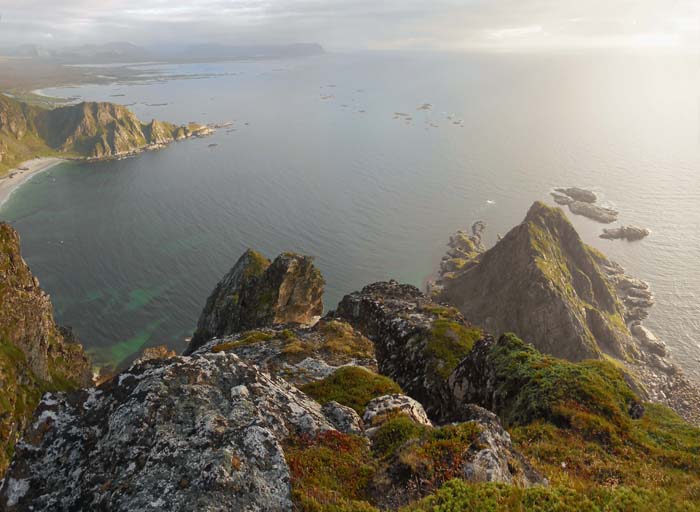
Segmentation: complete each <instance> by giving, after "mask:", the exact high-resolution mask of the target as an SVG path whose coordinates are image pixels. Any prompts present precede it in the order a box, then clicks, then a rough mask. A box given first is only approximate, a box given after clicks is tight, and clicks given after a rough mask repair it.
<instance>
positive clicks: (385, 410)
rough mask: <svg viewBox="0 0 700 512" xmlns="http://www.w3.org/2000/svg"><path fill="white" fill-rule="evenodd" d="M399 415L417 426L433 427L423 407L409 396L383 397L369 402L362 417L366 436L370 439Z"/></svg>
mask: <svg viewBox="0 0 700 512" xmlns="http://www.w3.org/2000/svg"><path fill="white" fill-rule="evenodd" d="M399 415H403V416H406V417H407V418H409V419H410V420H411V421H413V422H414V423H416V424H418V425H423V426H425V427H432V426H433V423H432V422H431V421H430V419H428V415H427V414H426V413H425V409H424V408H423V406H422V405H421V404H420V403H418V402H417V401H415V400H414V399H413V398H411V397H410V396H406V395H399V394H393V395H384V396H379V397H377V398H374V399H373V400H372V401H370V403H368V404H367V408H366V409H365V413H364V414H363V415H362V421H364V424H365V426H366V427H367V435H369V436H370V437H371V436H372V434H373V433H374V432H376V431H377V429H378V428H379V427H381V426H382V425H383V424H384V423H386V422H387V421H388V420H390V419H391V418H393V417H396V416H399Z"/></svg>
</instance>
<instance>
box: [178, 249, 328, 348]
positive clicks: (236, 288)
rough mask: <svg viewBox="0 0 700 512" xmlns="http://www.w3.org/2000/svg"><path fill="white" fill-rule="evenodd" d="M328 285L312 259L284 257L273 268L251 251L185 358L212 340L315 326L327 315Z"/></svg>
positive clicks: (214, 300) (208, 311)
mask: <svg viewBox="0 0 700 512" xmlns="http://www.w3.org/2000/svg"><path fill="white" fill-rule="evenodd" d="M324 285H325V282H324V280H323V277H322V276H321V273H320V272H319V271H318V269H317V268H316V267H315V266H314V264H313V260H312V258H310V257H308V256H300V255H298V254H293V253H283V254H281V255H280V256H278V257H277V258H276V259H275V261H274V262H272V263H270V261H269V260H268V259H267V258H265V257H264V256H262V255H261V254H259V253H257V252H255V251H253V250H250V249H249V250H248V251H246V252H245V253H244V254H243V256H241V257H240V259H239V260H238V262H237V263H236V264H235V265H234V267H233V268H232V269H231V270H230V271H229V272H228V273H227V274H226V275H225V276H224V278H223V279H222V280H221V281H220V282H219V284H218V285H217V286H216V288H215V289H214V291H213V293H212V294H211V296H210V297H209V299H208V300H207V304H206V306H205V307H204V310H203V311H202V314H201V315H200V317H199V321H198V322H197V330H196V331H195V333H194V335H193V336H192V341H191V342H190V345H189V347H188V348H187V350H186V352H185V353H186V354H188V353H192V352H193V351H194V350H196V349H197V348H199V347H201V346H202V345H203V344H204V343H206V342H207V341H209V340H211V339H213V338H221V337H223V336H227V335H231V334H236V333H239V332H241V331H245V330H248V329H255V328H258V327H267V326H271V325H273V324H286V323H298V324H312V323H313V322H314V321H315V320H316V319H317V318H318V317H319V316H320V315H321V313H322V312H323V301H322V297H323V289H324Z"/></svg>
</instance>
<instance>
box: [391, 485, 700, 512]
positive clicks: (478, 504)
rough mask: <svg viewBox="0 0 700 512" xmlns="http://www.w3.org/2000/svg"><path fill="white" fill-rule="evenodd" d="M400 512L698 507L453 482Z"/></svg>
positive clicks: (630, 493) (657, 495)
mask: <svg viewBox="0 0 700 512" xmlns="http://www.w3.org/2000/svg"><path fill="white" fill-rule="evenodd" d="M401 510H402V511H403V512H409V511H412V512H419V511H420V512H427V511H431V512H461V511H467V510H478V511H480V512H501V511H503V512H568V511H570V512H579V511H580V512H603V511H605V512H657V511H658V512H681V511H688V512H694V511H697V510H700V507H698V504H697V503H695V504H692V503H676V502H674V501H673V499H671V498H670V497H669V496H668V495H667V494H665V493H664V492H649V491H647V490H645V489H638V488H628V487H615V488H605V489H600V490H599V491H597V492H591V493H586V492H581V491H577V490H574V489H569V488H566V487H563V486H552V487H531V488H528V489H522V488H518V487H512V486H508V485H505V484H496V483H489V484H469V483H466V482H464V481H461V480H452V481H450V482H448V483H447V484H446V485H445V486H444V487H443V488H442V489H440V490H439V491H438V492H437V493H436V494H435V495H434V496H430V497H428V498H426V499H424V500H423V501H421V502H420V503H418V504H414V505H411V506H408V507H405V508H403V509H401Z"/></svg>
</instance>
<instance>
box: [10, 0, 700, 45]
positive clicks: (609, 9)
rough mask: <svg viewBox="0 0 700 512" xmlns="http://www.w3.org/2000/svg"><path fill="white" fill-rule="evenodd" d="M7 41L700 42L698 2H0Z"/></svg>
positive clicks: (584, 43) (496, 43)
mask: <svg viewBox="0 0 700 512" xmlns="http://www.w3.org/2000/svg"><path fill="white" fill-rule="evenodd" d="M0 15H1V16H2V18H1V19H0V45H2V46H8V45H13V44H19V43H38V44H42V45H45V46H57V45H72V44H81V43H91V42H106V41H130V42H133V43H137V44H143V45H158V44H174V43H177V42H181V43H184V44H188V43H202V42H221V43H236V44H240V43H291V42H318V43H321V44H322V45H324V46H325V47H326V48H328V49H331V50H333V49H352V48H356V49H397V48H398V49H405V48H419V49H450V50H453V49H455V50H456V49H496V50H529V49H538V50H539V49H571V48H573V49H580V48H672V49H689V48H692V49H698V48H700V0H189V1H177V0H0Z"/></svg>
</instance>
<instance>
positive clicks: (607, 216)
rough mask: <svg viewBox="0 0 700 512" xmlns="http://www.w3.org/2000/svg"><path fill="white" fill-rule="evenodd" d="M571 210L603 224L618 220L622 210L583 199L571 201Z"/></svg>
mask: <svg viewBox="0 0 700 512" xmlns="http://www.w3.org/2000/svg"><path fill="white" fill-rule="evenodd" d="M569 210H571V213H573V214H574V215H583V216H584V217H588V218H589V219H592V220H595V221H597V222H601V223H603V224H610V223H612V222H615V221H616V220H617V217H618V215H620V212H618V211H617V210H614V209H612V208H605V207H603V206H597V205H595V204H591V203H585V202H583V201H574V202H572V203H569Z"/></svg>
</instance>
